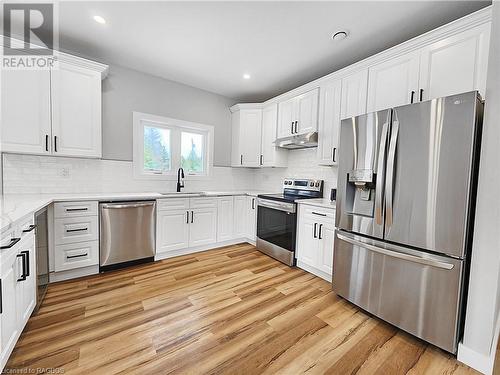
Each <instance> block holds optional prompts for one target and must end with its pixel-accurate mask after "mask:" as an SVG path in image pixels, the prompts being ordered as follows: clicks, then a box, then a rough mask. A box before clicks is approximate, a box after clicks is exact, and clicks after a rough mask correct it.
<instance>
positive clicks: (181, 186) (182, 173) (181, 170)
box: [177, 168, 184, 193]
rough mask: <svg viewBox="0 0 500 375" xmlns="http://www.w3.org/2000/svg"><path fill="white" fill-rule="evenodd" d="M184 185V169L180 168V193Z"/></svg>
mask: <svg viewBox="0 0 500 375" xmlns="http://www.w3.org/2000/svg"><path fill="white" fill-rule="evenodd" d="M181 178H182V180H181ZM183 187H184V169H182V168H179V169H178V170H177V192H178V193H179V192H180V191H181V188H183Z"/></svg>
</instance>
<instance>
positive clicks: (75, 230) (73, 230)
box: [66, 228, 89, 233]
mask: <svg viewBox="0 0 500 375" xmlns="http://www.w3.org/2000/svg"><path fill="white" fill-rule="evenodd" d="M86 230H89V228H77V229H66V232H67V233H71V232H84V231H86Z"/></svg>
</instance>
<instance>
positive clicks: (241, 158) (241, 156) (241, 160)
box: [240, 155, 243, 165]
mask: <svg viewBox="0 0 500 375" xmlns="http://www.w3.org/2000/svg"><path fill="white" fill-rule="evenodd" d="M240 165H243V155H240Z"/></svg>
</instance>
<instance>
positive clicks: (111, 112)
mask: <svg viewBox="0 0 500 375" xmlns="http://www.w3.org/2000/svg"><path fill="white" fill-rule="evenodd" d="M102 90H103V94H102V157H103V159H112V160H129V161H130V160H132V112H133V111H138V112H145V113H150V114H154V115H159V116H166V117H172V118H176V119H179V120H186V121H194V122H200V123H203V124H207V125H213V126H214V127H215V135H214V165H215V166H230V165H231V114H230V112H229V107H230V106H231V105H233V104H235V103H236V101H235V100H233V99H230V98H226V97H224V96H221V95H217V94H214V93H211V92H208V91H204V90H200V89H197V88H194V87H191V86H187V85H183V84H181V83H177V82H173V81H169V80H166V79H163V78H160V77H156V76H152V75H149V74H145V73H141V72H138V71H135V70H131V69H127V68H123V67H119V66H115V65H111V66H110V68H109V75H108V77H107V78H106V79H105V80H104V81H103V88H102Z"/></svg>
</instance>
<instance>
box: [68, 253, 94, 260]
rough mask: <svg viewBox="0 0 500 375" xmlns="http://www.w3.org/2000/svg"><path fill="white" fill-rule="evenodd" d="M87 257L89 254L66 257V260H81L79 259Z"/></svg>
mask: <svg viewBox="0 0 500 375" xmlns="http://www.w3.org/2000/svg"><path fill="white" fill-rule="evenodd" d="M87 255H89V254H88V253H85V254H80V255H66V259H73V258H81V257H86V256H87Z"/></svg>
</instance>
